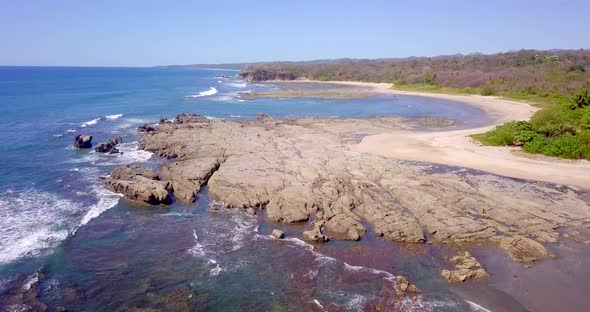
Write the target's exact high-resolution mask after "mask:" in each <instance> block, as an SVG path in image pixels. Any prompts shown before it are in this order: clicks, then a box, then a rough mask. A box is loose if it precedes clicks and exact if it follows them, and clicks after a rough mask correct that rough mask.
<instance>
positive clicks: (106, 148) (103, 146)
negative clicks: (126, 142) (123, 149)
mask: <svg viewBox="0 0 590 312" xmlns="http://www.w3.org/2000/svg"><path fill="white" fill-rule="evenodd" d="M121 143H123V138H121V137H120V136H117V137H115V138H113V139H111V140H108V141H106V142H103V143H100V144H98V145H97V146H96V147H95V148H94V151H96V152H97V153H109V154H117V153H119V150H118V149H117V148H116V147H115V146H117V145H119V144H121Z"/></svg>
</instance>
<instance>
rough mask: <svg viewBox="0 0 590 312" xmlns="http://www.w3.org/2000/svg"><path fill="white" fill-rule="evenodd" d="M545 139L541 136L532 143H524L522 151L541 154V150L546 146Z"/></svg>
mask: <svg viewBox="0 0 590 312" xmlns="http://www.w3.org/2000/svg"><path fill="white" fill-rule="evenodd" d="M547 144H548V142H547V138H545V137H544V136H542V135H539V136H538V137H535V138H534V139H533V140H532V141H530V142H528V143H526V144H525V145H524V146H523V147H522V149H523V150H524V151H525V152H527V153H532V154H542V153H543V150H544V149H545V147H546V146H547Z"/></svg>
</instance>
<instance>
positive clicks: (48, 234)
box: [0, 189, 81, 264]
mask: <svg viewBox="0 0 590 312" xmlns="http://www.w3.org/2000/svg"><path fill="white" fill-rule="evenodd" d="M80 209H81V207H80V206H79V205H76V204H75V203H73V202H72V201H69V200H66V199H63V198H60V197H59V196H57V195H54V194H51V193H47V192H42V191H39V190H36V189H28V190H25V191H23V192H19V193H16V192H6V193H4V194H0V264H4V263H10V262H13V261H16V260H19V259H22V258H28V257H35V256H39V255H41V254H44V253H45V252H46V251H48V250H50V249H51V248H53V247H55V246H57V245H58V244H59V242H61V241H62V240H64V239H65V238H66V237H67V236H68V230H67V228H68V224H67V221H68V217H70V216H71V215H73V214H75V213H76V212H78V211H80Z"/></svg>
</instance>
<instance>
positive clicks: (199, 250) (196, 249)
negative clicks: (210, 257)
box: [188, 230, 205, 257]
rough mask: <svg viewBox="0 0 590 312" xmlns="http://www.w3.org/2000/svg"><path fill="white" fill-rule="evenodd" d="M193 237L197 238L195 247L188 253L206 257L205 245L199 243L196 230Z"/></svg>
mask: <svg viewBox="0 0 590 312" xmlns="http://www.w3.org/2000/svg"><path fill="white" fill-rule="evenodd" d="M193 236H194V238H195V245H194V246H193V247H192V248H191V249H189V251H188V252H189V253H190V254H191V255H193V256H197V257H204V256H205V249H204V248H203V245H202V244H201V243H199V236H197V231H196V230H193Z"/></svg>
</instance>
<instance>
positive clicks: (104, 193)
mask: <svg viewBox="0 0 590 312" xmlns="http://www.w3.org/2000/svg"><path fill="white" fill-rule="evenodd" d="M93 191H94V194H95V195H96V196H97V197H98V202H97V203H96V204H94V205H92V206H90V209H89V210H88V212H86V214H85V215H84V217H82V220H81V221H80V225H79V226H77V227H76V228H75V229H74V231H73V233H76V231H77V230H78V228H80V227H81V226H84V225H86V224H88V222H90V220H92V219H94V218H96V217H98V216H100V215H101V214H102V213H103V212H105V211H107V210H109V209H111V208H113V207H114V206H115V205H116V204H117V203H118V202H119V199H120V198H121V197H122V195H120V194H117V193H113V192H111V191H108V190H106V189H104V188H102V186H96V187H95V189H94V190H93Z"/></svg>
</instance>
